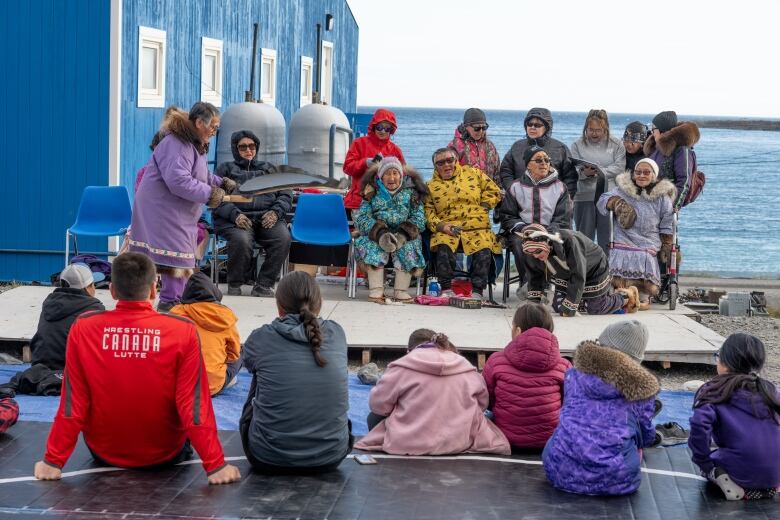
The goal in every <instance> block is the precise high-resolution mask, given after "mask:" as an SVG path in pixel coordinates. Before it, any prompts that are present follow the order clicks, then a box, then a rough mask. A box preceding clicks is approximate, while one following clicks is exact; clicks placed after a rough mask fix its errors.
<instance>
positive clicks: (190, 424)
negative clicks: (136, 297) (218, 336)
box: [44, 301, 225, 474]
mask: <svg viewBox="0 0 780 520" xmlns="http://www.w3.org/2000/svg"><path fill="white" fill-rule="evenodd" d="M79 432H83V433H84V442H85V443H86V444H87V446H88V447H89V448H90V449H91V450H92V451H93V452H94V453H95V455H97V456H98V457H100V458H101V459H103V460H105V461H106V462H108V463H109V464H111V465H114V466H119V467H126V468H137V467H144V466H152V465H156V464H160V463H164V462H167V461H170V460H172V459H174V458H175V457H176V456H177V455H178V454H179V453H180V452H181V450H182V448H183V446H184V443H185V441H186V440H187V439H189V440H190V442H191V443H192V446H193V447H194V448H195V450H196V451H197V452H198V455H200V458H201V459H202V460H203V467H204V469H205V470H206V472H207V473H209V474H211V473H214V472H216V471H219V470H220V469H222V467H223V466H224V465H225V458H224V455H223V452H222V445H221V444H220V442H219V438H218V437H217V426H216V421H215V419H214V410H213V409H212V407H211V397H210V394H209V385H208V377H207V376H206V370H205V368H204V366H203V361H202V360H201V355H200V342H199V340H198V333H197V331H196V328H195V325H194V324H193V323H192V322H191V321H189V320H187V319H185V318H180V317H176V316H172V315H167V314H158V313H157V312H155V311H154V310H153V309H152V305H151V303H150V302H149V301H142V302H140V301H119V302H117V306H116V310H114V311H107V312H94V313H85V314H82V315H81V317H79V318H78V319H77V320H76V322H75V323H74V324H73V327H72V328H71V330H70V335H69V336H68V346H67V349H66V360H65V374H64V378H63V380H62V397H61V398H60V406H59V409H58V411H57V415H56V417H55V418H54V425H53V426H52V428H51V432H50V433H49V440H48V443H47V445H46V455H45V456H44V461H45V462H46V463H47V464H49V465H51V466H55V467H58V468H62V467H63V466H64V465H65V463H66V462H67V460H68V458H69V457H70V455H71V453H73V449H74V447H75V446H76V441H77V440H78V436H79Z"/></svg>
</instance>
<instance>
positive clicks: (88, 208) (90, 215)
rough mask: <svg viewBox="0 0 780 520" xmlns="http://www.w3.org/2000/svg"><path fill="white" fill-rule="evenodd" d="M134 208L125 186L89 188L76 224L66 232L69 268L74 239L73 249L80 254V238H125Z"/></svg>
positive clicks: (82, 201)
mask: <svg viewBox="0 0 780 520" xmlns="http://www.w3.org/2000/svg"><path fill="white" fill-rule="evenodd" d="M131 217H132V209H131V207H130V196H129V195H128V193H127V188H125V187H124V186H87V187H86V188H84V192H83V193H82V194H81V203H80V204H79V211H78V214H77V215H76V222H74V223H73V225H72V226H70V227H69V228H68V229H66V230H65V266H66V267H67V266H68V259H69V258H70V236H71V235H73V250H74V252H75V254H77V255H78V253H79V246H78V241H77V240H76V235H87V236H98V237H111V236H118V235H124V234H125V233H126V232H127V228H129V227H130V219H131Z"/></svg>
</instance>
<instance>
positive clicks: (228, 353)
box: [170, 302, 241, 395]
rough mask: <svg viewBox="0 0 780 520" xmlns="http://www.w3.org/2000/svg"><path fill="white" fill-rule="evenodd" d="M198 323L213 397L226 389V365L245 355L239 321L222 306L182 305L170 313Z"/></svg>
mask: <svg viewBox="0 0 780 520" xmlns="http://www.w3.org/2000/svg"><path fill="white" fill-rule="evenodd" d="M170 312H171V313H173V314H178V315H179V316H184V317H186V318H189V319H191V320H192V321H194V322H195V325H196V326H197V328H198V335H199V336H200V348H201V352H202V353H203V363H204V364H205V365H206V373H207V374H208V378H209V390H210V391H211V395H214V394H216V393H217V392H219V391H220V390H222V387H223V386H225V364H227V363H232V362H233V361H235V360H237V359H238V356H239V355H240V354H241V339H240V338H239V336H238V329H237V328H236V322H237V321H238V318H237V317H236V315H235V314H233V311H232V310H230V308H228V307H225V306H224V305H222V304H221V303H214V302H198V303H182V304H179V305H177V306H175V307H174V308H173V309H171V311H170Z"/></svg>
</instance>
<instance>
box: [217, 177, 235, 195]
mask: <svg viewBox="0 0 780 520" xmlns="http://www.w3.org/2000/svg"><path fill="white" fill-rule="evenodd" d="M220 187H221V188H222V189H223V190H225V193H233V192H234V191H236V188H238V184H236V181H234V180H233V179H229V178H228V177H222V184H221V185H220Z"/></svg>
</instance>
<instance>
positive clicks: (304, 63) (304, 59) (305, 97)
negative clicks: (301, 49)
mask: <svg viewBox="0 0 780 520" xmlns="http://www.w3.org/2000/svg"><path fill="white" fill-rule="evenodd" d="M307 70H308V72H309V84H308V85H307V89H308V91H309V93H308V94H305V93H304V90H303V78H304V74H305V71H307ZM299 83H300V86H301V106H302V107H303V106H306V105H311V103H312V96H313V92H312V91H313V90H314V60H313V59H312V58H310V57H308V56H301V81H300V82H299Z"/></svg>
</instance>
